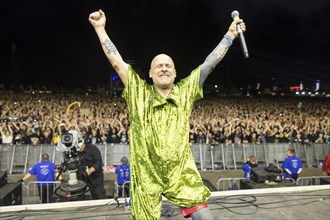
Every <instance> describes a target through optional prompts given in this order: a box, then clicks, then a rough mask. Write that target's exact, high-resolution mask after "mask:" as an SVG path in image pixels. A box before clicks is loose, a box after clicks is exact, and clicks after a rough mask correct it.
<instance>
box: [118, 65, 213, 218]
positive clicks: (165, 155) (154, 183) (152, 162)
mask: <svg viewBox="0 0 330 220" xmlns="http://www.w3.org/2000/svg"><path fill="white" fill-rule="evenodd" d="M199 77H200V67H198V68H196V69H195V70H193V71H192V73H191V74H190V75H189V76H188V77H187V78H185V79H183V80H181V81H180V82H178V83H177V84H175V85H174V87H173V90H172V92H171V93H170V95H169V96H168V97H167V98H163V97H162V96H160V95H159V94H158V93H157V92H156V91H155V89H154V87H153V85H150V84H148V83H146V81H144V80H142V79H141V78H140V77H139V76H138V74H137V73H136V72H135V71H134V70H133V69H132V67H131V66H129V70H128V84H127V86H126V87H125V89H124V92H123V97H124V99H125V100H126V102H127V105H128V109H129V114H130V165H131V199H132V217H133V219H139V220H140V219H141V220H146V219H147V220H150V219H159V218H160V214H161V208H162V196H164V197H166V198H167V199H168V200H169V201H171V202H172V203H174V204H175V205H177V206H179V207H192V206H194V205H198V204H201V203H204V202H206V200H207V199H208V197H209V196H210V191H209V190H208V188H207V187H205V186H204V184H203V181H202V179H201V176H200V174H199V172H198V170H197V168H196V165H195V161H194V158H193V156H192V153H191V149H190V147H189V121H190V114H191V112H192V108H193V104H194V102H195V101H196V100H198V99H200V98H202V97H203V90H202V88H200V87H199Z"/></svg>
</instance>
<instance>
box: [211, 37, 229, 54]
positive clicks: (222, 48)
mask: <svg viewBox="0 0 330 220" xmlns="http://www.w3.org/2000/svg"><path fill="white" fill-rule="evenodd" d="M227 51H228V46H227V40H226V39H225V38H224V39H222V40H221V42H220V43H219V45H218V46H217V47H216V48H215V50H214V53H215V54H216V55H217V58H218V59H222V58H223V57H224V56H225V55H226V53H227Z"/></svg>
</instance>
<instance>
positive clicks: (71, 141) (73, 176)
mask: <svg viewBox="0 0 330 220" xmlns="http://www.w3.org/2000/svg"><path fill="white" fill-rule="evenodd" d="M83 144H84V139H83V137H82V135H81V133H80V132H78V131H75V130H70V131H66V130H65V129H63V130H62V135H61V140H60V141H59V143H58V144H57V147H56V149H57V150H58V151H60V152H62V154H63V162H62V163H61V165H60V166H59V167H57V169H59V175H58V177H59V176H61V174H62V173H67V174H68V180H67V181H63V182H62V183H61V184H60V186H59V187H58V188H57V189H56V190H55V194H56V195H57V196H59V197H62V198H66V199H75V198H78V197H81V196H82V197H83V196H84V194H85V193H86V192H87V191H88V190H89V187H88V185H87V184H86V183H85V182H84V181H83V180H82V179H81V177H82V176H83V174H84V171H85V169H84V167H83V166H82V163H81V158H80V156H79V151H80V149H81V148H82V147H83Z"/></svg>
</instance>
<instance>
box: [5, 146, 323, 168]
mask: <svg viewBox="0 0 330 220" xmlns="http://www.w3.org/2000/svg"><path fill="white" fill-rule="evenodd" d="M96 146H97V147H98V148H99V149H100V152H101V155H102V159H103V166H104V168H106V167H107V166H112V165H115V166H117V165H120V164H121V162H120V159H121V158H122V157H123V156H126V157H128V158H129V145H126V144H97V145H96ZM289 148H294V149H295V150H296V154H297V156H298V157H299V158H300V159H301V160H302V162H303V164H304V165H305V166H319V161H320V160H324V157H325V155H326V153H327V152H330V144H316V143H314V144H283V143H278V144H274V143H272V144H230V145H226V144H217V145H211V144H193V145H192V146H191V151H192V154H193V157H194V159H195V163H196V165H197V168H198V169H199V170H231V169H234V170H238V169H241V167H242V165H243V164H244V163H245V161H246V160H247V158H248V157H249V156H251V155H255V156H256V157H257V162H258V164H260V165H261V166H264V167H266V166H268V165H269V164H270V163H273V164H274V165H277V166H278V167H281V165H282V163H283V161H284V159H285V158H286V151H287V149H289ZM43 153H48V154H49V156H50V158H51V161H52V162H53V163H55V164H61V163H62V161H63V158H62V154H61V152H59V151H56V146H54V145H0V169H2V170H7V171H8V173H9V174H23V173H26V172H27V170H28V169H29V168H30V167H32V166H33V165H34V164H35V163H37V162H39V161H40V160H41V156H42V154H43Z"/></svg>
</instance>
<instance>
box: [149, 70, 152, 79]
mask: <svg viewBox="0 0 330 220" xmlns="http://www.w3.org/2000/svg"><path fill="white" fill-rule="evenodd" d="M149 77H150V78H152V76H151V70H149Z"/></svg>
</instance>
